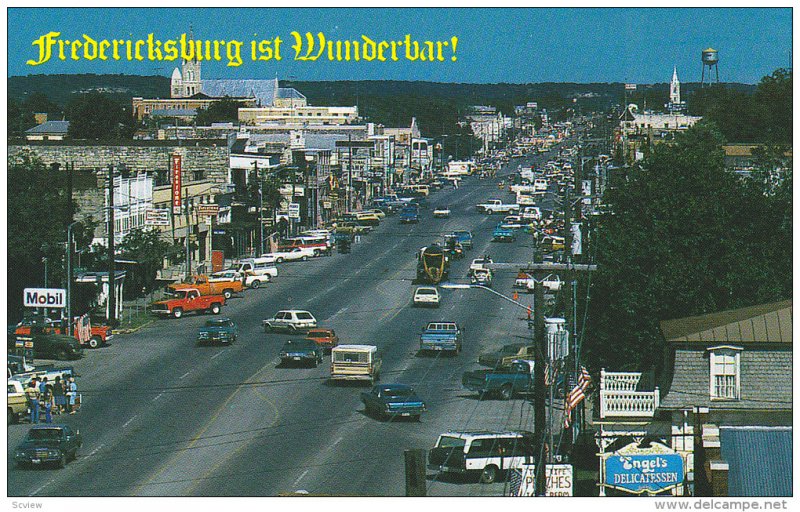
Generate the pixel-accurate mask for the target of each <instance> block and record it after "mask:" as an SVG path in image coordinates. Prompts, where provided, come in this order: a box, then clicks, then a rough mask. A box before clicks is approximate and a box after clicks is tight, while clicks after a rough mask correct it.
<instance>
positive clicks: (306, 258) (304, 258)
mask: <svg viewBox="0 0 800 512" xmlns="http://www.w3.org/2000/svg"><path fill="white" fill-rule="evenodd" d="M300 261H308V256H303V257H302V258H300Z"/></svg>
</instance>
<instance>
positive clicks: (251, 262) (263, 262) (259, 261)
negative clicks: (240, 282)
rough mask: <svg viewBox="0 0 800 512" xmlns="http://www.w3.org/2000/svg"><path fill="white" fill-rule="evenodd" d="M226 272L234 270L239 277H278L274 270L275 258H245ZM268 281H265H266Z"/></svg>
mask: <svg viewBox="0 0 800 512" xmlns="http://www.w3.org/2000/svg"><path fill="white" fill-rule="evenodd" d="M228 270H235V271H236V272H238V273H239V274H240V275H242V274H254V275H257V276H260V275H265V274H266V275H269V276H271V277H275V276H277V275H278V271H277V269H276V268H275V258H274V257H261V258H247V259H243V260H239V262H238V263H236V264H235V265H233V266H232V267H231V268H230V269H228ZM268 280H269V279H267V281H268Z"/></svg>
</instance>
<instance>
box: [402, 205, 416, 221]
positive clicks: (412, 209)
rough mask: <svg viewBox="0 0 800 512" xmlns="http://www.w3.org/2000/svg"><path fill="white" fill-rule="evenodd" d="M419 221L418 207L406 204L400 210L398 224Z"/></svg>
mask: <svg viewBox="0 0 800 512" xmlns="http://www.w3.org/2000/svg"><path fill="white" fill-rule="evenodd" d="M412 222H413V223H417V222H419V207H417V206H416V205H407V206H404V207H403V210H402V211H401V212H400V224H410V223H412Z"/></svg>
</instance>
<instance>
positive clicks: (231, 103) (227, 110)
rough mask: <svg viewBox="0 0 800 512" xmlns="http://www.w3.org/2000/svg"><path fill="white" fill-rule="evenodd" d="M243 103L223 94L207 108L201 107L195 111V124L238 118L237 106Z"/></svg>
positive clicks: (232, 120)
mask: <svg viewBox="0 0 800 512" xmlns="http://www.w3.org/2000/svg"><path fill="white" fill-rule="evenodd" d="M243 106H244V103H242V102H241V101H235V100H233V99H231V98H229V97H228V96H225V97H224V98H222V99H221V100H220V101H215V102H214V103H212V104H211V105H209V106H208V108H201V109H199V110H198V111H197V117H196V118H195V122H196V123H197V126H210V125H211V123H230V122H236V121H238V120H239V108H240V107H243Z"/></svg>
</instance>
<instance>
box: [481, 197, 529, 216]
mask: <svg viewBox="0 0 800 512" xmlns="http://www.w3.org/2000/svg"><path fill="white" fill-rule="evenodd" d="M475 208H477V209H478V211H479V212H482V213H485V214H487V215H492V214H493V213H505V214H506V215H508V214H517V213H519V205H518V204H503V201H501V200H500V199H489V200H488V201H486V202H485V203H481V204H478V205H475Z"/></svg>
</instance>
